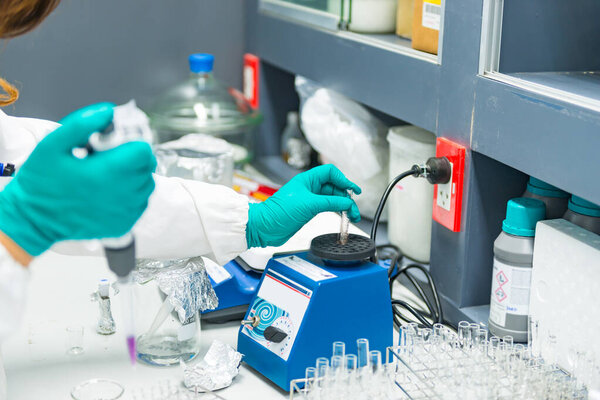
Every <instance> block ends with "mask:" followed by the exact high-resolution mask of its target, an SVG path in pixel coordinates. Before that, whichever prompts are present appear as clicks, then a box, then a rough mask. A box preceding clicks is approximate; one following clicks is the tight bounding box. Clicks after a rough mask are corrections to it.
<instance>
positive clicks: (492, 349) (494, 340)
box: [488, 336, 500, 358]
mask: <svg viewBox="0 0 600 400" xmlns="http://www.w3.org/2000/svg"><path fill="white" fill-rule="evenodd" d="M499 347H500V338H499V337H498V336H492V337H491V338H490V345H489V349H488V350H489V351H488V354H489V355H490V357H492V358H496V355H497V353H498V348H499Z"/></svg>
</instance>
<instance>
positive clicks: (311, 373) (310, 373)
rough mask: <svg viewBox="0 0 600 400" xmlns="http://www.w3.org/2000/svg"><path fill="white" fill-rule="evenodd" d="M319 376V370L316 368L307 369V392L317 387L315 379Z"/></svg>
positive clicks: (305, 387)
mask: <svg viewBox="0 0 600 400" xmlns="http://www.w3.org/2000/svg"><path fill="white" fill-rule="evenodd" d="M316 376H317V369H316V368H315V367H308V368H306V371H305V375H304V378H305V379H306V384H305V386H304V389H305V392H309V391H310V390H311V389H312V388H313V386H314V385H315V377H316Z"/></svg>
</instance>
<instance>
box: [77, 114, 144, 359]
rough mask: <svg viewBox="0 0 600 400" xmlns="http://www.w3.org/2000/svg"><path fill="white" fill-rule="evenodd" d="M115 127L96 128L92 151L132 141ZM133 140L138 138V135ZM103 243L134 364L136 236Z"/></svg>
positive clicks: (90, 145) (106, 240) (130, 235)
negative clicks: (119, 134) (117, 283)
mask: <svg viewBox="0 0 600 400" xmlns="http://www.w3.org/2000/svg"><path fill="white" fill-rule="evenodd" d="M112 127H113V125H112V124H111V125H110V126H109V127H107V128H106V129H105V130H104V131H102V132H96V133H94V134H93V135H92V136H91V137H90V140H89V145H88V152H93V151H105V150H110V149H112V148H115V147H117V146H119V145H121V144H123V143H126V142H129V141H131V139H125V138H124V137H123V136H121V137H118V136H116V135H115V134H114V130H112V129H111V128H112ZM133 140H135V137H134V138H133ZM102 245H103V246H104V254H105V255H106V261H107V262H108V267H109V268H110V270H111V271H113V272H114V273H115V274H116V275H117V277H118V279H117V281H118V282H119V291H120V293H121V296H122V298H121V299H122V301H121V308H122V312H123V316H122V318H123V321H122V326H123V331H124V332H125V337H126V342H127V350H128V353H129V359H130V361H131V364H132V365H133V364H135V360H136V345H135V328H134V323H133V321H134V313H133V293H132V292H133V279H132V277H131V271H133V270H134V268H135V240H134V238H133V235H132V234H131V233H126V234H125V235H123V236H121V237H118V238H107V239H102Z"/></svg>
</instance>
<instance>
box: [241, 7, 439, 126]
mask: <svg viewBox="0 0 600 400" xmlns="http://www.w3.org/2000/svg"><path fill="white" fill-rule="evenodd" d="M254 24H255V26H254V27H253V29H254V30H255V32H254V35H253V38H252V41H251V42H249V47H250V50H251V51H252V52H254V53H256V54H258V55H259V57H261V59H262V60H263V61H266V62H268V63H270V64H273V65H275V66H277V67H279V68H282V69H284V70H286V71H289V72H290V73H293V74H299V75H303V76H305V77H307V78H310V79H313V80H315V81H318V82H320V83H322V84H323V85H324V86H326V87H328V88H331V89H333V90H336V91H338V92H340V93H342V94H344V95H346V96H348V97H350V98H352V99H354V100H357V101H359V102H361V103H363V104H365V105H367V106H370V107H373V108H375V109H377V110H380V111H382V112H385V113H386V114H389V115H392V116H394V117H396V118H399V119H401V120H404V121H407V122H409V123H411V124H414V125H417V126H420V127H423V128H425V129H428V130H430V131H434V132H435V131H436V127H437V112H438V107H437V105H438V102H437V98H438V92H439V79H440V65H439V64H438V57H437V56H435V55H432V54H428V53H424V52H420V51H416V50H414V49H412V48H411V47H410V41H408V40H405V39H401V38H397V37H396V36H395V35H363V34H357V33H352V32H347V31H331V30H326V29H320V28H316V27H314V26H310V25H305V24H302V23H299V22H297V21H292V20H286V19H283V18H281V17H276V16H273V15H271V14H269V13H260V12H259V13H257V14H256V19H255V22H254Z"/></svg>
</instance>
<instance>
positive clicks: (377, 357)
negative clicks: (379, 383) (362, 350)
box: [369, 350, 381, 373]
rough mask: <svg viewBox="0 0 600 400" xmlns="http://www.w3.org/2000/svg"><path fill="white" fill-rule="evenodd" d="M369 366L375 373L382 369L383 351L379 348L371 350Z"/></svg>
mask: <svg viewBox="0 0 600 400" xmlns="http://www.w3.org/2000/svg"><path fill="white" fill-rule="evenodd" d="M369 366H370V367H371V368H372V371H373V373H378V372H379V371H381V352H380V351H379V350H371V351H370V352H369Z"/></svg>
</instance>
